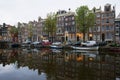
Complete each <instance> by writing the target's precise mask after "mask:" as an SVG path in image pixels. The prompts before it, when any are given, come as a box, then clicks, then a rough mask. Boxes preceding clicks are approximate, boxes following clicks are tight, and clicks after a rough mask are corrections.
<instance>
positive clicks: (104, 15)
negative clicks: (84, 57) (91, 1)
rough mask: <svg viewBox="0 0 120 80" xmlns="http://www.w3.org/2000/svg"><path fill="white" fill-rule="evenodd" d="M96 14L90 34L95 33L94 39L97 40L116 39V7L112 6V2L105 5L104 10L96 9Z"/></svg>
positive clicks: (108, 40) (109, 40)
mask: <svg viewBox="0 0 120 80" xmlns="http://www.w3.org/2000/svg"><path fill="white" fill-rule="evenodd" d="M94 12H95V15H96V22H95V26H94V27H93V29H91V30H90V32H92V33H90V34H93V36H92V39H93V40H97V41H99V42H100V41H107V42H111V41H114V38H115V37H114V20H115V7H114V6H113V8H111V4H106V5H105V6H104V11H102V10H101V7H100V8H99V9H95V10H94Z"/></svg>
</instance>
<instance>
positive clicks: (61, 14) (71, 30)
mask: <svg viewBox="0 0 120 80" xmlns="http://www.w3.org/2000/svg"><path fill="white" fill-rule="evenodd" d="M56 35H57V40H59V41H62V42H63V41H74V40H75V39H76V37H75V36H76V29H75V13H74V12H71V11H69V12H66V11H65V10H61V11H58V12H57V32H56Z"/></svg>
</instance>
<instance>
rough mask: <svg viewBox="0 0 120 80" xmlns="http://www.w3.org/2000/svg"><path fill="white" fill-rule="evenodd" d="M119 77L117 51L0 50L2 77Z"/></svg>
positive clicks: (10, 79) (39, 79) (60, 79)
mask: <svg viewBox="0 0 120 80" xmlns="http://www.w3.org/2000/svg"><path fill="white" fill-rule="evenodd" d="M101 53H102V54H101ZM103 53H104V54H103ZM24 76H25V77H24ZM119 77H120V55H119V54H109V53H106V52H98V51H80V50H61V49H1V50H0V78H1V80H33V79H34V80H117V79H118V80H119V79H120V78H119Z"/></svg>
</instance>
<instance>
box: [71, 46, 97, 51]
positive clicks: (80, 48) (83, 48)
mask: <svg viewBox="0 0 120 80" xmlns="http://www.w3.org/2000/svg"><path fill="white" fill-rule="evenodd" d="M71 48H72V49H79V50H93V51H94V50H98V49H99V46H94V47H78V46H71Z"/></svg>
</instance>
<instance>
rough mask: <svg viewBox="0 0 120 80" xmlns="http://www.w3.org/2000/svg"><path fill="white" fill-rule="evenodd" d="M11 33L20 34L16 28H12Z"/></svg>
mask: <svg viewBox="0 0 120 80" xmlns="http://www.w3.org/2000/svg"><path fill="white" fill-rule="evenodd" d="M10 33H11V34H18V28H16V27H15V26H12V27H11V29H10Z"/></svg>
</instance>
